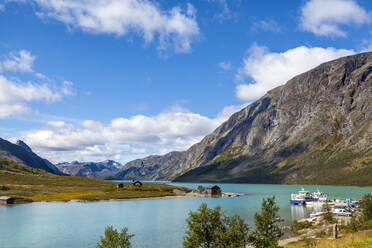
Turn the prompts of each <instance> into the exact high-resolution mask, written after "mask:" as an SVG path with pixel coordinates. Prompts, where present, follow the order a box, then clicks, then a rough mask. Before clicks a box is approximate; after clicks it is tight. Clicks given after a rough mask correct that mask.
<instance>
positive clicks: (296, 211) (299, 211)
mask: <svg viewBox="0 0 372 248" xmlns="http://www.w3.org/2000/svg"><path fill="white" fill-rule="evenodd" d="M323 205H324V203H322V202H313V203H312V204H308V205H306V206H299V205H291V219H292V221H294V220H299V219H303V218H309V217H310V214H311V213H316V212H321V211H322V210H323Z"/></svg>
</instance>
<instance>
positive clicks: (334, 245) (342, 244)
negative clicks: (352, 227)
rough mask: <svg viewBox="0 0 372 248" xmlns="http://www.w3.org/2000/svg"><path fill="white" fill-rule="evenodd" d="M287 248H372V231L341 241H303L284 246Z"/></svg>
mask: <svg viewBox="0 0 372 248" xmlns="http://www.w3.org/2000/svg"><path fill="white" fill-rule="evenodd" d="M284 247H285V248H295V247H316V248H362V247H372V230H366V231H361V232H357V233H349V234H345V235H343V236H341V237H340V238H339V239H336V240H331V239H328V238H323V239H319V240H316V239H312V240H302V241H299V242H295V243H291V244H288V245H285V246H284Z"/></svg>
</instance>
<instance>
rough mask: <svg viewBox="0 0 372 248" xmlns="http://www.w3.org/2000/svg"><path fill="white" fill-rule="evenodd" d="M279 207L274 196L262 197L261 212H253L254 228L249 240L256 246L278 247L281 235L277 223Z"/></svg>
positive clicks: (279, 220) (264, 247) (262, 247)
mask: <svg viewBox="0 0 372 248" xmlns="http://www.w3.org/2000/svg"><path fill="white" fill-rule="evenodd" d="M278 211H279V207H278V206H277V205H276V203H275V196H273V197H268V198H266V199H262V206H261V214H258V213H255V215H254V223H255V225H256V230H255V231H254V232H253V233H252V235H251V236H250V241H251V243H252V244H253V245H254V247H257V248H269V247H270V248H274V247H279V246H278V242H279V238H280V237H281V236H283V232H282V231H281V229H280V227H279V226H278V223H279V222H281V221H282V220H281V218H280V217H279V215H278Z"/></svg>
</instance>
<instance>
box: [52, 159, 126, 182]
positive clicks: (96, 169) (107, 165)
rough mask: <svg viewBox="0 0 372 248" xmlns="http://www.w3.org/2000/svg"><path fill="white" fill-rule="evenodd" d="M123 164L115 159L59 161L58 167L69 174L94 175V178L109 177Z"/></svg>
mask: <svg viewBox="0 0 372 248" xmlns="http://www.w3.org/2000/svg"><path fill="white" fill-rule="evenodd" d="M121 166H122V165H121V164H120V163H118V162H115V161H113V160H106V161H102V162H78V161H74V162H71V163H67V162H65V163H59V164H57V167H58V169H59V170H60V171H61V172H63V173H65V174H68V175H72V176H81V177H92V178H102V179H103V178H107V177H109V176H111V175H113V174H114V173H115V172H117V171H119V169H120V168H121Z"/></svg>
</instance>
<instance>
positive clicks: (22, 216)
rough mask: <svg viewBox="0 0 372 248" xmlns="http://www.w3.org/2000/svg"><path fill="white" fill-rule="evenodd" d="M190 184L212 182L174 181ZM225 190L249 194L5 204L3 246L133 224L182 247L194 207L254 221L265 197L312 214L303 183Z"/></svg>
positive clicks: (139, 237)
mask: <svg viewBox="0 0 372 248" xmlns="http://www.w3.org/2000/svg"><path fill="white" fill-rule="evenodd" d="M173 184H174V185H182V186H186V187H189V188H196V187H197V186H198V185H203V186H208V185H209V184H200V183H199V184H192V183H173ZM218 185H219V186H220V187H221V188H222V190H223V191H225V192H237V193H244V194H246V196H243V197H223V198H173V199H147V200H125V201H101V202H88V203H81V202H68V203H62V202H52V203H43V202H37V203H30V204H22V205H15V206H0V247H1V248H32V247H37V248H53V247H55V248H75V247H76V248H81V247H88V248H91V247H95V245H96V243H97V242H98V240H99V237H100V236H101V235H102V234H103V232H104V229H105V227H106V226H107V225H112V226H114V228H117V229H119V228H122V227H124V226H126V227H128V228H129V232H130V233H134V234H135V235H136V236H135V237H134V238H133V239H132V241H133V242H132V243H133V246H134V247H141V248H142V247H161V248H177V247H182V237H183V235H184V231H185V228H186V222H185V219H186V218H187V215H188V212H189V211H190V210H196V209H197V208H198V207H199V205H200V204H201V203H207V204H208V206H209V207H214V206H217V205H220V206H221V207H222V209H223V210H226V211H227V214H229V215H233V214H238V215H239V216H241V217H242V218H243V219H244V220H245V221H246V222H247V223H249V224H252V222H253V215H254V213H255V212H258V211H260V206H261V201H262V198H263V197H269V196H272V195H275V197H276V202H277V204H278V205H279V206H280V208H281V209H280V216H281V217H282V218H283V219H284V220H285V223H290V222H291V221H292V220H294V219H298V218H303V217H307V216H308V214H309V212H311V210H310V209H306V207H298V206H294V207H291V206H290V205H289V198H290V194H291V193H296V192H297V191H298V190H300V189H301V186H298V185H262V184H218ZM304 188H305V190H309V191H311V192H312V191H316V190H317V188H319V190H321V191H323V192H325V193H326V194H328V195H329V196H330V197H331V198H347V197H351V198H353V199H359V198H361V197H362V196H363V195H364V194H366V193H372V188H360V187H335V186H319V187H317V186H304Z"/></svg>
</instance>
